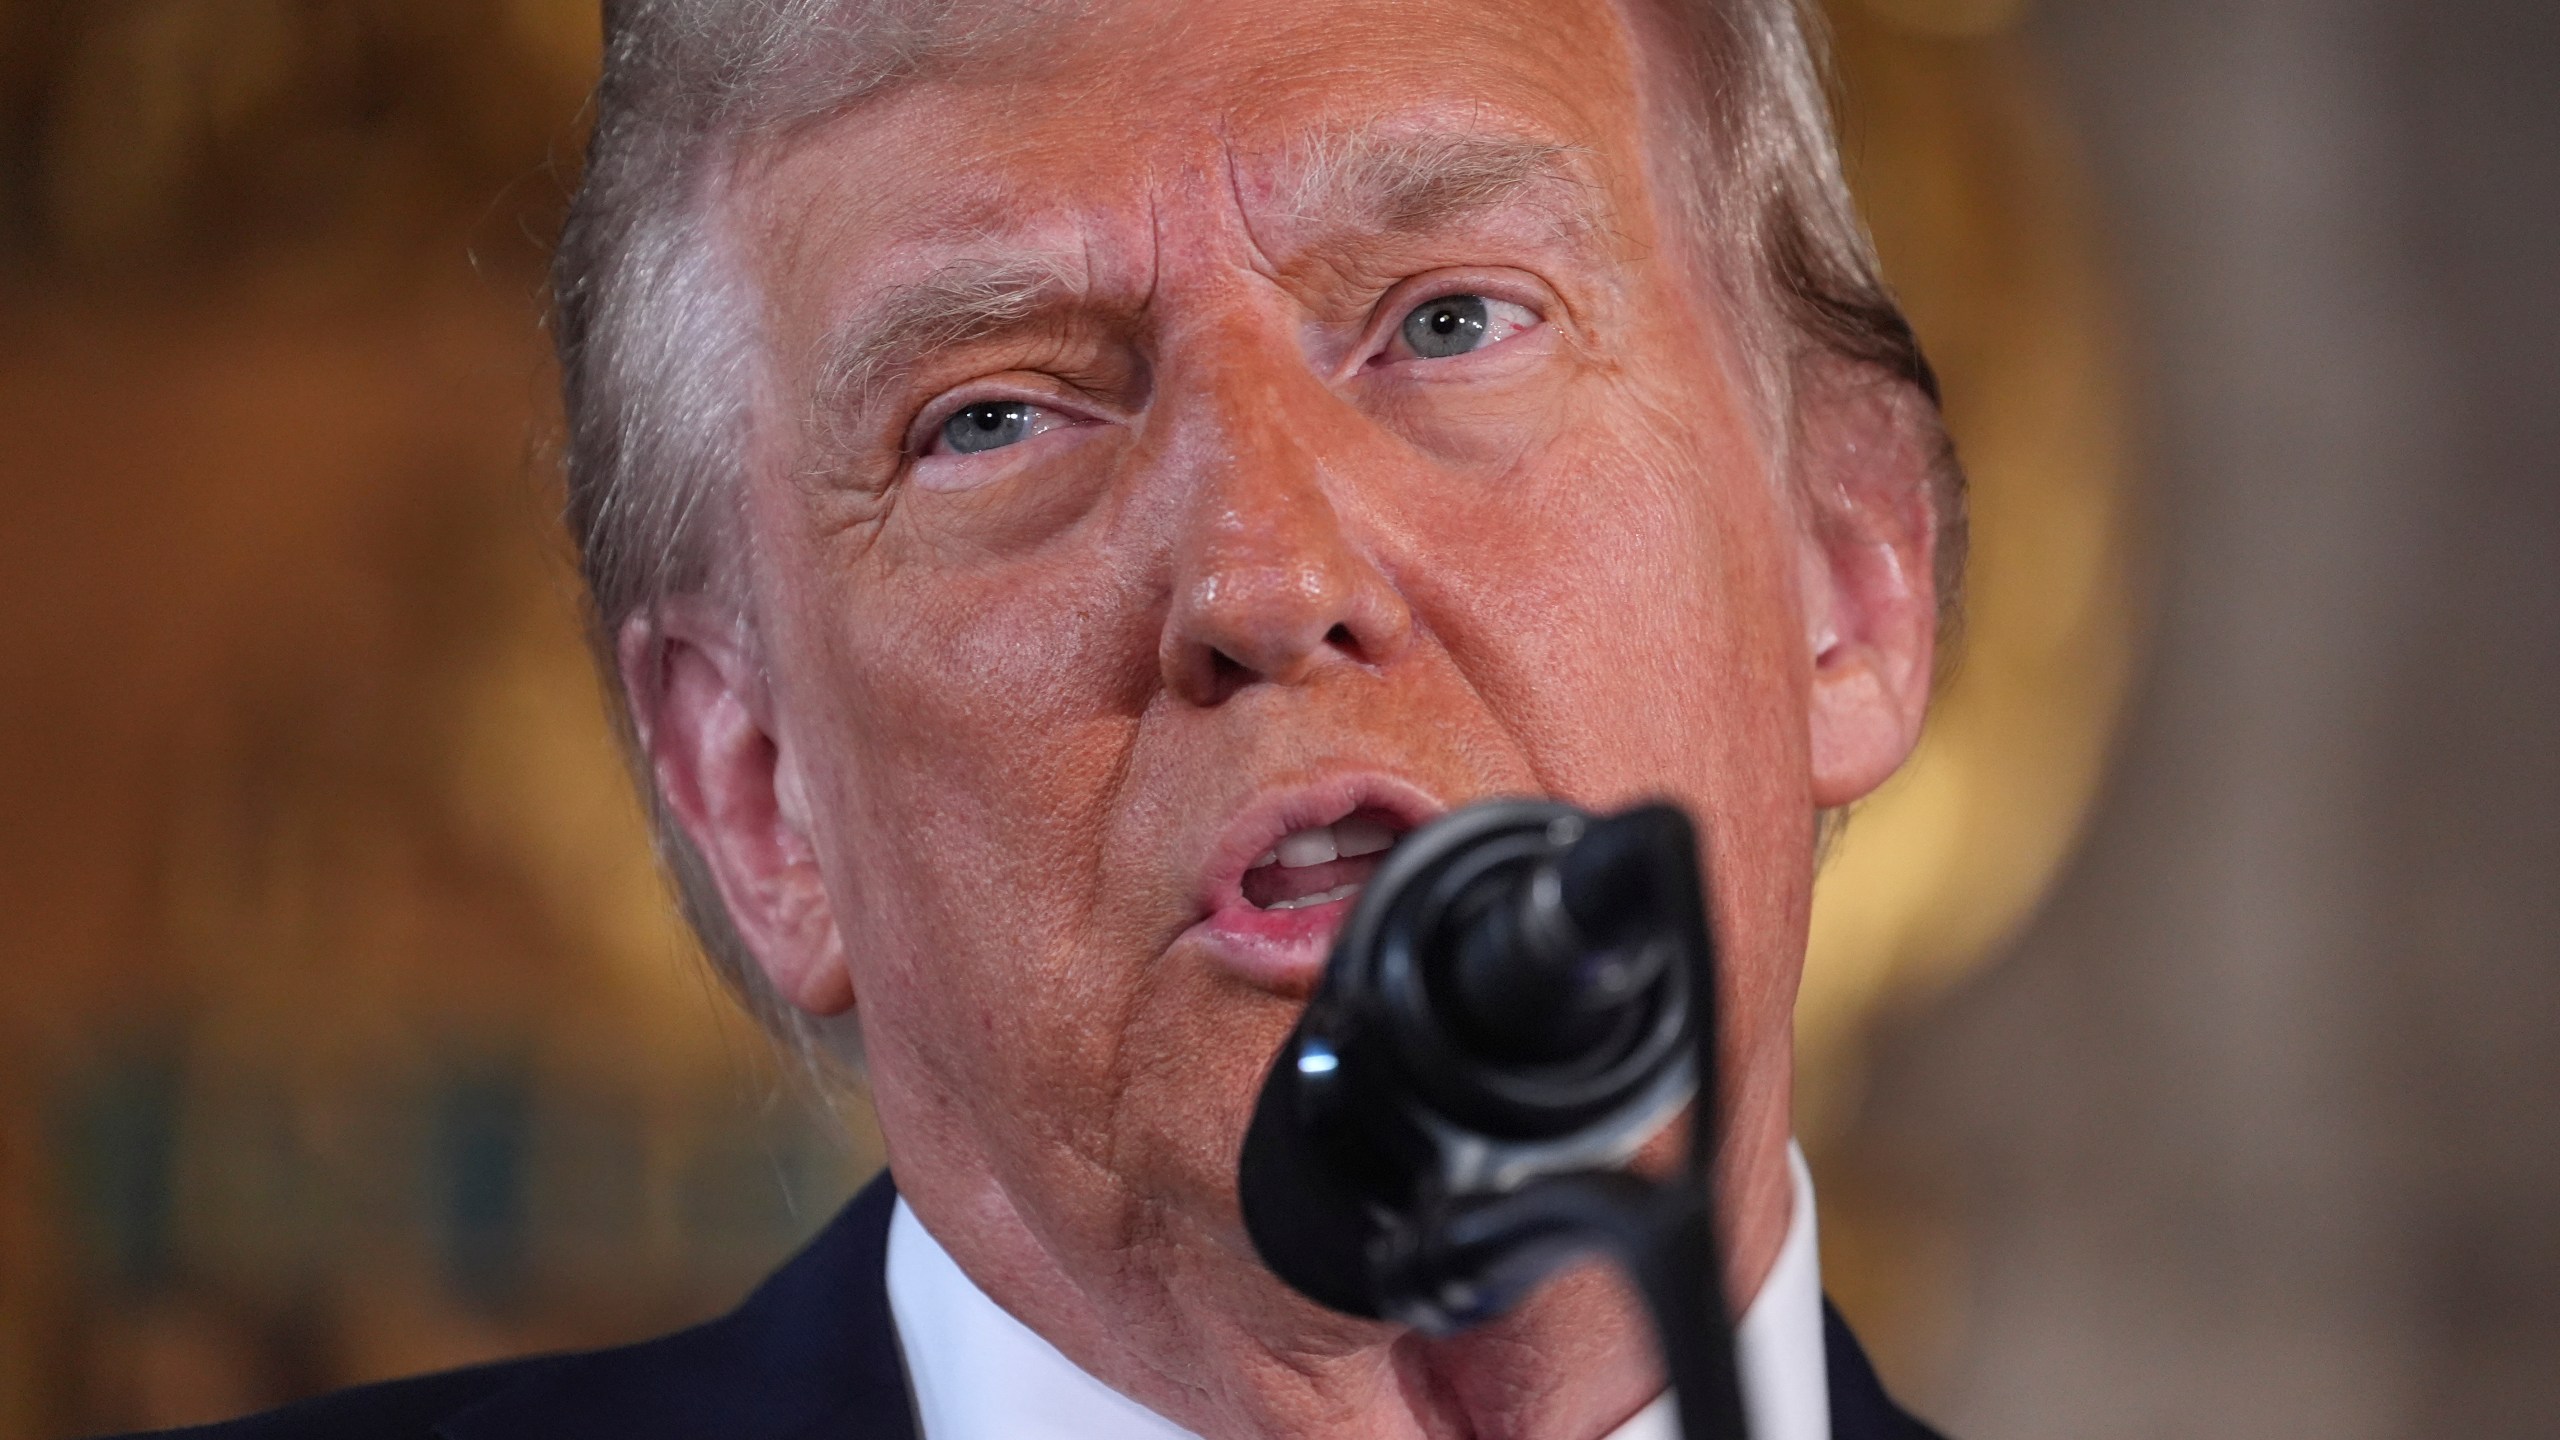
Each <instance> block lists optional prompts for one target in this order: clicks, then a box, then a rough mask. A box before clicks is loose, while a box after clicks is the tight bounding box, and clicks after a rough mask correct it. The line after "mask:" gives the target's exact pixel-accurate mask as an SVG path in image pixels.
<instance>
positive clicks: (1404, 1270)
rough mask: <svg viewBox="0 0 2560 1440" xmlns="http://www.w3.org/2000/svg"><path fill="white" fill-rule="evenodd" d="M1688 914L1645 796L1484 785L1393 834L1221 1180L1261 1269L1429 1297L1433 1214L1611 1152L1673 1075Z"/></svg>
mask: <svg viewBox="0 0 2560 1440" xmlns="http://www.w3.org/2000/svg"><path fill="white" fill-rule="evenodd" d="M1665 816H1667V817H1668V823H1665V820H1664V817H1665ZM1639 817H1641V818H1639ZM1595 842H1597V843H1596V853H1593V854H1590V855H1587V856H1585V855H1583V853H1582V852H1583V851H1584V849H1585V848H1586V847H1593V846H1594V845H1595ZM1703 913H1704V912H1703V907H1702V905H1701V904H1700V902H1699V897H1698V871H1697V861H1696V849H1695V842H1694V839H1693V838H1692V836H1691V833H1690V831H1689V827H1688V822H1687V819H1686V818H1685V817H1683V816H1681V815H1680V814H1679V813H1678V812H1677V811H1673V810H1669V809H1668V807H1649V808H1648V809H1647V810H1644V811H1638V812H1633V813H1632V814H1631V815H1630V816H1627V817H1620V818H1619V819H1616V820H1605V821H1594V820H1592V819H1591V817H1589V816H1587V815H1585V814H1583V813H1582V812H1580V811H1576V810H1573V809H1571V808H1569V807H1566V806H1562V805H1556V804H1550V803H1545V802H1537V801H1494V802H1488V803H1485V804H1481V805H1475V806H1470V807H1468V808H1467V809H1464V810H1460V811H1457V812H1454V813H1452V814H1450V815H1447V816H1444V817H1442V818H1441V819H1440V820H1438V821H1435V822H1434V823H1432V824H1431V825H1428V826H1425V827H1424V828H1422V829H1421V830H1418V831H1415V832H1414V833H1413V834H1411V835H1409V836H1407V837H1406V838H1405V839H1404V841H1403V842H1401V843H1400V844H1399V845H1397V847H1396V848H1395V850H1394V851H1392V852H1390V853H1389V855H1388V857H1387V859H1386V861H1385V863H1383V864H1382V865H1381V866H1380V867H1379V869H1378V872H1377V874H1376V875H1375V876H1373V877H1372V878H1371V880H1370V882H1369V883H1368V885H1367V886H1366V887H1365V888H1364V889H1363V891H1362V893H1361V896H1360V899H1359V901H1358V902H1357V903H1356V904H1355V905H1354V906H1353V909H1352V914H1351V917H1350V919H1349V921H1348V922H1347V923H1346V925H1345V926H1344V929H1343V933H1342V935H1341V937H1340V939H1339V940H1338V941H1337V942H1336V943H1335V946H1334V950H1333V954H1332V956H1331V957H1330V959H1329V960H1328V962H1327V964H1326V968H1325V974H1324V977H1323V979H1322V980H1321V981H1320V982H1319V984H1318V986H1317V990H1316V994H1315V996H1314V997H1313V998H1312V999H1311V1000H1310V1001H1309V1003H1308V1007H1307V1013H1306V1014H1305V1016H1303V1017H1302V1018H1301V1020H1300V1022H1299V1024H1298V1027H1297V1029H1296V1030H1295V1031H1294V1032H1293V1033H1292V1034H1291V1035H1290V1037H1289V1040H1288V1042H1287V1043H1286V1044H1284V1045H1283V1046H1282V1047H1281V1050H1280V1053H1279V1055H1278V1056H1277V1057H1276V1058H1275V1059H1274V1061H1273V1063H1272V1067H1271V1070H1270V1072H1269V1073H1268V1075H1267V1076H1266V1078H1265V1081H1264V1084H1263V1089H1262V1093H1261V1095H1260V1097H1259V1099H1258V1100H1257V1102H1256V1105H1255V1110H1254V1116H1253V1120H1252V1123H1251V1124H1250V1126H1249V1127H1248V1129H1247V1132H1246V1137H1245V1144H1244V1149H1243V1153H1242V1155H1241V1157H1240V1159H1239V1163H1238V1173H1237V1186H1238V1197H1239V1202H1240V1204H1241V1207H1242V1209H1243V1214H1244V1221H1245V1227H1246V1230H1247V1232H1248V1233H1249V1234H1250V1235H1251V1236H1252V1239H1253V1242H1254V1245H1255V1247H1256V1249H1257V1250H1259V1251H1260V1253H1261V1254H1262V1257H1263V1259H1264V1261H1265V1263H1267V1264H1269V1265H1270V1266H1271V1268H1272V1270H1273V1271H1274V1272H1275V1273H1277V1274H1279V1275H1280V1276H1281V1278H1282V1279H1284V1280H1286V1281H1288V1282H1289V1283H1290V1284H1291V1285H1292V1286H1294V1287H1295V1288H1297V1289H1298V1290H1300V1291H1301V1292H1302V1293H1304V1294H1306V1295H1308V1296H1310V1297H1311V1298H1314V1299H1316V1300H1318V1301H1320V1302H1321V1303H1323V1304H1325V1305H1328V1306H1331V1307H1332V1308H1334V1309H1337V1310H1341V1311H1344V1312H1346V1313H1350V1314H1354V1315H1362V1316H1369V1317H1373V1318H1390V1319H1409V1318H1411V1317H1413V1316H1414V1315H1416V1314H1423V1315H1429V1314H1432V1313H1435V1311H1434V1306H1435V1305H1436V1304H1437V1303H1438V1302H1436V1301H1434V1300H1432V1299H1429V1298H1426V1297H1417V1296H1416V1295H1415V1294H1414V1293H1412V1289H1413V1285H1414V1283H1415V1281H1414V1276H1415V1275H1416V1274H1418V1273H1419V1272H1417V1271H1416V1269H1415V1265H1414V1259H1415V1256H1416V1254H1417V1253H1418V1250H1419V1248H1420V1247H1419V1242H1418V1240H1417V1238H1416V1237H1418V1236H1421V1235H1425V1234H1428V1233H1430V1231H1431V1228H1432V1222H1433V1219H1434V1217H1435V1216H1438V1215H1440V1214H1443V1213H1445V1212H1446V1210H1447V1208H1448V1207H1449V1206H1451V1205H1455V1204H1461V1203H1464V1202H1466V1201H1468V1200H1470V1199H1477V1198H1483V1197H1487V1196H1495V1195H1501V1194H1505V1193H1509V1192H1510V1191H1513V1190H1516V1189H1517V1188H1518V1187H1520V1186H1522V1185H1525V1184H1527V1183H1529V1182H1531V1181H1534V1180H1536V1179H1538V1178H1541V1177H1544V1176H1550V1175H1559V1174H1566V1173H1575V1172H1581V1171H1589V1170H1594V1169H1605V1168H1610V1167H1614V1166H1616V1165H1619V1164H1622V1163H1623V1162H1624V1161H1625V1160H1626V1158H1627V1157H1628V1156H1630V1155H1632V1154H1633V1153H1634V1151H1635V1149H1636V1148H1637V1147H1638V1146H1639V1145H1641V1144H1642V1143H1643V1142H1644V1141H1645V1140H1646V1139H1648V1138H1650V1137H1651V1136H1652V1135H1653V1134H1654V1133H1655V1132H1656V1131H1657V1130H1659V1129H1660V1128H1661V1126H1662V1125H1663V1124H1664V1123H1666V1122H1667V1121H1668V1120H1670V1119H1671V1117H1672V1116H1673V1115H1675V1114H1677V1113H1678V1111H1679V1110H1680V1108H1681V1107H1682V1106H1683V1105H1684V1104H1686V1103H1687V1101H1688V1099H1689V1098H1690V1096H1691V1095H1692V1094H1694V1093H1695V1091H1696V1088H1697V1073H1698V1070H1697V1065H1696V1058H1695V1046H1694V1044H1693V1037H1694V1036H1695V1034H1696V1031H1695V1029H1694V1026H1695V1025H1697V1024H1700V1023H1705V1021H1704V1018H1703V1010H1704V1007H1705V1006H1706V1005H1707V1004H1709V1003H1711V999H1712V997H1711V996H1708V995H1705V994H1703V993H1698V992H1700V991H1701V989H1702V987H1699V986H1697V985H1695V984H1693V981H1692V976H1693V974H1702V973H1705V972H1704V971H1703V970H1700V969H1698V968H1696V967H1697V966H1700V965H1703V964H1704V963H1706V962H1707V959H1708V957H1707V956H1706V953H1705V950H1704V946H1705V944H1706V941H1705V936H1704V932H1703V928H1702V922H1701V921H1700V919H1699V917H1700V916H1702V915H1703ZM1692 952H1694V953H1692ZM1478 1318H1480V1317H1478Z"/></svg>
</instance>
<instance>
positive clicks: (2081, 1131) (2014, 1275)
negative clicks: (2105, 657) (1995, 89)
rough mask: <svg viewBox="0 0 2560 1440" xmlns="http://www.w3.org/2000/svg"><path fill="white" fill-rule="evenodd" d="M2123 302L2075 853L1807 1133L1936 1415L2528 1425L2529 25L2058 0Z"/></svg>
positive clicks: (2052, 37) (2546, 134)
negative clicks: (2134, 515)
mask: <svg viewBox="0 0 2560 1440" xmlns="http://www.w3.org/2000/svg"><path fill="white" fill-rule="evenodd" d="M2037 38H2039V39H2040V40H2041V41H2043V42H2044V44H2045V48H2046V53H2047V54H2048V55H2050V56H2051V57H2052V59H2053V63H2054V65H2055V73H2056V76H2057V79H2058V85H2059V89H2060V91H2061V93H2062V95H2063V96H2064V98H2065V102H2066V104H2067V105H2068V107H2069V108H2070V109H2071V110H2072V111H2073V112H2075V114H2076V116H2077V118H2078V119H2079V120H2080V122H2081V127H2082V129H2083V131H2084V133H2085V134H2086V135H2087V136H2088V137H2089V139H2090V142H2091V147H2092V153H2093V155H2094V156H2095V161H2096V166H2097V176H2098V180H2099V183H2100V187H2101V194H2102V203H2103V207H2104V212H2105V214H2106V215H2107V216H2108V217H2109V224H2108V227H2107V232H2106V233H2107V236H2108V243H2109V244H2110V246H2111V247H2112V248H2113V250H2114V251H2115V253H2116V254H2117V255H2118V256H2119V257H2120V258H2121V261H2122V262H2123V273H2124V275H2125V277H2126V283H2127V286H2128V292H2129V296H2130V303H2129V304H2128V306H2127V309H2128V313H2130V314H2131V315H2132V316H2134V317H2135V318H2136V320H2137V323H2138V327H2139V332H2140V335H2139V338H2140V340H2141V341H2142V344H2141V346H2140V348H2139V350H2138V352H2137V353H2139V354H2141V355H2142V356H2143V357H2144V358H2143V362H2142V367H2141V375H2142V379H2143V381H2144V385H2143V391H2144V395H2145V400H2146V404H2145V406H2144V407H2143V408H2144V423H2143V425H2142V427H2141V429H2140V431H2139V432H2138V434H2139V445H2140V453H2141V454H2142V458H2143V460H2144V466H2143V468H2144V470H2145V473H2146V477H2147V478H2146V487H2147V491H2148V494H2149V496H2150V499H2151V503H2150V506H2149V509H2150V513H2151V525H2152V529H2153V531H2154V535H2155V541H2156V550H2157V561H2156V564H2157V569H2156V577H2157V578H2156V582H2155V584H2156V591H2157V606H2158V608H2157V616H2156V620H2155V629H2154V631H2153V635H2152V641H2151V645H2150V651H2149V654H2150V659H2149V664H2148V667H2147V670H2148V673H2147V675H2146V677H2145V680H2144V682H2143V684H2142V685H2141V687H2140V692H2139V693H2140V696H2141V698H2140V700H2139V701H2138V703H2137V706H2136V708H2135V711H2134V713H2133V716H2132V719H2131V722H2130V726H2129V730H2128V732H2127V737H2126V740H2125V743H2124V747H2123V751H2122V754H2121V757H2120V763H2119V764H2118V766H2117V768H2116V770H2115V772H2114V775H2113V779H2112V781H2111V783H2110V785H2109V788H2108V792H2107V794H2106V796H2105V798H2104V799H2103V800H2102V802H2101V805H2100V808H2099V811H2098V813H2097V815H2096V817H2095V819H2094V821H2093V823H2092V826H2091V829H2090V832H2089V840H2088V844H2087V847H2086V849H2085V851H2084V852H2083V854H2082V855H2081V857H2080V859H2079V860H2078V862H2077V863H2076V864H2075V865H2074V866H2073V867H2072V869H2071V870H2070V871H2069V873H2068V874H2067V876H2066V878H2065V880H2064V882H2063V883H2062V885H2061V887H2060V890H2059V892H2058V893H2057V895H2056V896H2055V897H2054V899H2053V901H2052V903H2051V905H2050V907H2049V908H2048V910H2047V911H2046V913H2045V914H2044V915H2043V916H2042V917H2041V919H2040V920H2039V921H2038V922H2037V923H2036V924H2035V925H2034V926H2033V927H2032V929H2031V930H2030V931H2029V932H2028V934H2027V935H2026V936H2025V938H2024V939H2023V940H2022V941H2021V942H2020V943H2019V944H2018V945H2017V946H2016V947H2015V949H2014V951H2013V953H2011V954H2009V955H2008V956H2007V957H2006V958H2005V959H2003V960H2002V961H2001V962H2000V963H1998V964H1996V965H1994V966H1992V967H1990V968H1989V969H1987V970H1985V971H1983V972H1981V973H1980V975H1979V976H1978V977H1977V978H1976V979H1975V980H1974V981H1972V982H1970V983H1969V984H1967V985H1966V986H1964V987H1963V988H1962V989H1960V990H1959V991H1958V992H1957V993H1955V994H1954V995H1952V996H1951V997H1949V998H1947V999H1946V1000H1944V1001H1943V1002H1942V1003H1938V1004H1935V1005H1932V1006H1928V1007H1924V1008H1921V1009H1918V1010H1915V1011H1912V1012H1909V1013H1906V1014H1904V1015H1902V1016H1900V1017H1898V1018H1897V1020H1896V1021H1895V1023H1894V1025H1893V1026H1892V1027H1891V1034H1890V1035H1889V1037H1888V1040H1887V1042H1886V1044H1885V1046H1884V1051H1883V1056H1882V1058H1881V1059H1880V1060H1879V1062H1878V1064H1877V1065H1876V1067H1875V1068H1874V1069H1873V1070H1872V1071H1871V1072H1870V1079H1871V1084H1870V1086H1869V1087H1868V1089H1867V1092H1866V1101H1865V1106H1864V1109H1863V1111H1862V1114H1861V1119H1860V1121H1859V1122H1858V1124H1857V1125H1856V1126H1854V1127H1853V1129H1852V1133H1851V1136H1850V1138H1849V1140H1848V1141H1847V1142H1846V1143H1845V1145H1844V1148H1845V1149H1848V1150H1851V1151H1853V1152H1856V1153H1859V1154H1863V1155H1865V1156H1868V1157H1870V1160H1871V1163H1875V1164H1879V1165H1883V1166H1886V1167H1887V1168H1889V1169H1892V1171H1893V1173H1894V1174H1895V1175H1896V1176H1897V1177H1898V1178H1897V1184H1898V1186H1899V1189H1897V1190H1896V1192H1895V1193H1896V1194H1897V1196H1899V1197H1901V1198H1902V1199H1903V1201H1904V1202H1905V1203H1907V1204H1908V1205H1909V1206H1911V1207H1912V1208H1913V1210H1914V1211H1915V1213H1919V1214H1922V1215H1925V1216H1928V1217H1931V1218H1932V1220H1933V1223H1934V1222H1935V1221H1946V1222H1949V1226H1950V1228H1949V1231H1948V1232H1947V1233H1950V1234H1952V1235H1954V1236H1956V1237H1958V1238H1956V1239H1955V1240H1954V1241H1953V1245H1954V1248H1955V1256H1954V1258H1953V1259H1952V1260H1951V1261H1950V1262H1948V1263H1946V1264H1943V1265H1942V1266H1941V1267H1940V1268H1939V1270H1938V1271H1937V1272H1936V1273H1937V1274H1939V1275H1940V1276H1942V1277H1944V1278H1945V1280H1946V1282H1947V1283H1946V1284H1945V1285H1944V1286H1943V1287H1942V1288H1941V1289H1940V1290H1939V1291H1937V1292H1935V1293H1934V1294H1933V1295H1932V1297H1931V1300H1930V1301H1929V1302H1928V1303H1930V1304H1932V1305H1935V1306H1937V1307H1939V1308H1937V1309H1936V1310H1935V1312H1934V1314H1933V1316H1932V1320H1933V1322H1934V1323H1933V1324H1932V1325H1931V1326H1930V1327H1929V1333H1930V1334H1931V1335H1932V1336H1933V1337H1934V1338H1933V1339H1931V1340H1930V1341H1928V1342H1927V1353H1926V1354H1915V1355H1913V1356H1911V1357H1909V1358H1910V1360H1911V1362H1912V1363H1911V1364H1909V1365H1908V1366H1907V1367H1906V1372H1905V1373H1906V1376H1907V1379H1908V1381H1909V1382H1910V1384H1911V1387H1912V1388H1914V1389H1915V1390H1917V1391H1919V1392H1921V1394H1920V1398H1922V1399H1923V1400H1924V1401H1925V1402H1927V1404H1928V1406H1929V1408H1930V1409H1931V1410H1932V1413H1934V1414H1936V1415H1938V1416H1940V1417H1941V1418H1943V1420H1944V1421H1945V1422H1946V1423H1947V1425H1948V1428H1949V1429H1950V1431H1951V1432H1953V1433H1957V1434H1966V1435H1975V1436H1982V1437H2008V1436H2014V1437H2027V1436H2045V1435H2072V1436H2081V1437H2091V1440H2109V1437H2126V1440H2130V1437H2137V1436H2141V1437H2150V1436H2188V1435H2197V1436H2202V1435H2315V1434H2316V1435H2326V1436H2340V1437H2383V1436H2399V1437H2419V1436H2443V1435H2463V1436H2475V1437H2492V1436H2495V1437H2516V1440H2523V1437H2528V1436H2544V1435H2549V1434H2551V1433H2553V1430H2554V1427H2555V1424H2560V1420H2555V1417H2556V1416H2560V743H2555V742H2560V461H2555V456H2560V362H2555V361H2554V359H2553V352H2552V348H2551V340H2550V337H2551V336H2552V335H2553V334H2555V333H2560V100H2555V96H2560V88H2556V87H2555V84H2554V80H2553V76H2554V75H2555V74H2560V6H2553V5H2551V4H2548V3H2547V0H2463V3H2434V4H2420V3H2394V0H2209V3H2208V0H2149V3H2144V4H2123V3H2118V0H2052V3H2050V4H2047V5H2045V6H2044V7H2042V9H2041V11H2040V13H2039V18H2038V23H2037Z"/></svg>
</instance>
